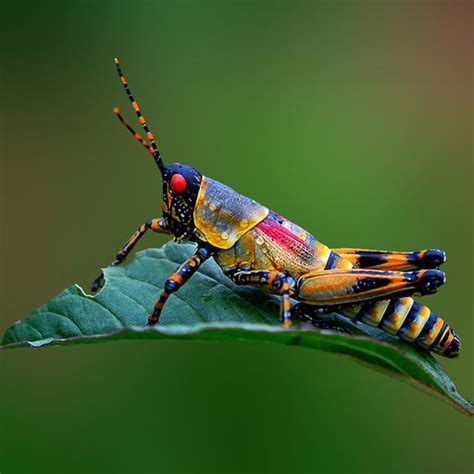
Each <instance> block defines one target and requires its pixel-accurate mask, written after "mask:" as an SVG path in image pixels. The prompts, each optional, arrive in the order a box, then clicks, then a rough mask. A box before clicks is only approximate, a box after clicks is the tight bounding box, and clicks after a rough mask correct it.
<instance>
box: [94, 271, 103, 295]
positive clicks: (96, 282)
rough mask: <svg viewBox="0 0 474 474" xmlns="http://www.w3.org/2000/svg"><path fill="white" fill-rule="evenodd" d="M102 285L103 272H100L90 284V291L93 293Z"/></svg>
mask: <svg viewBox="0 0 474 474" xmlns="http://www.w3.org/2000/svg"><path fill="white" fill-rule="evenodd" d="M103 286H104V272H100V274H99V276H98V277H97V278H96V279H95V280H94V282H93V283H92V286H91V291H93V292H94V293H95V292H96V291H97V290H100V289H101V288H102V287H103Z"/></svg>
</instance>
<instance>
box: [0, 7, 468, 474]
mask: <svg viewBox="0 0 474 474" xmlns="http://www.w3.org/2000/svg"><path fill="white" fill-rule="evenodd" d="M471 5H472V3H470V2H468V1H466V2H462V1H451V2H450V1H443V2H435V1H424V0H420V1H410V2H401V1H393V2H390V1H373V2H356V1H348V2H343V1H324V2H321V1H313V2H294V1H291V2H290V1H286V2H268V3H265V2H262V1H259V2H236V1H235V2H230V1H219V2H202V1H194V2H191V1H189V2H158V1H156V2H152V1H149V2H118V1H101V2H98V1H95V2H92V1H77V2H62V3H52V2H34V3H33V2H32V3H25V2H22V1H16V2H12V1H10V2H5V3H4V4H3V7H2V20H1V21H2V28H1V35H2V38H1V39H2V41H1V50H2V71H1V81H2V107H1V113H2V126H1V130H2V136H3V144H2V151H1V156H2V170H3V171H2V185H1V189H2V193H1V200H2V203H3V204H2V213H3V217H2V228H3V229H2V230H3V232H2V233H3V239H4V241H3V246H2V248H3V252H2V272H1V277H2V281H1V288H2V311H1V320H0V330H2V331H3V330H5V329H6V328H7V327H8V326H9V325H11V324H12V323H13V322H14V321H16V320H18V319H21V318H23V317H25V316H26V315H27V314H28V313H29V312H30V311H31V310H33V309H34V308H35V307H37V306H39V305H40V304H42V303H44V302H46V301H47V300H48V299H49V298H51V297H52V296H54V295H55V294H56V293H58V292H59V291H60V290H61V289H63V288H64V287H66V286H68V285H70V284H72V283H74V282H78V283H80V284H81V285H83V286H84V287H86V288H88V287H89V285H90V283H91V281H92V279H93V278H94V277H95V276H96V274H97V271H98V269H99V268H100V266H101V265H104V264H106V263H108V262H109V261H110V260H111V258H112V257H113V256H114V254H115V251H116V250H117V249H118V247H119V246H120V245H121V244H122V243H123V242H124V241H125V240H126V239H127V238H128V236H129V235H130V234H131V232H133V231H134V230H135V228H136V227H137V226H138V225H139V224H141V223H142V222H144V221H145V220H146V219H148V218H149V217H152V216H156V215H159V213H160V199H161V196H160V194H161V183H160V175H159V173H158V172H157V170H156V169H155V166H154V164H153V162H152V160H151V159H150V157H149V156H148V155H147V154H146V153H145V152H144V151H143V150H142V149H140V147H139V146H138V145H137V144H136V143H135V142H134V141H133V139H132V138H131V137H130V136H129V135H128V133H127V132H126V131H125V130H124V129H123V128H122V127H121V126H120V124H119V123H118V121H117V120H116V119H115V117H114V116H113V114H112V112H111V108H112V107H113V106H115V105H119V106H121V108H122V111H123V113H124V115H125V117H126V118H129V119H132V118H133V113H132V110H131V109H130V107H129V106H128V104H127V101H126V97H125V94H124V91H123V90H122V87H121V85H120V82H119V80H118V78H117V76H116V72H115V70H114V66H113V62H112V58H113V56H114V55H117V56H119V57H120V59H121V60H122V65H123V68H124V71H125V74H126V77H127V79H128V80H129V83H130V85H131V87H132V89H133V91H134V92H135V94H136V96H137V98H138V100H139V103H140V104H141V106H142V109H143V112H144V114H145V117H147V120H148V122H149V124H150V126H151V128H152V130H153V131H154V132H155V134H156V135H157V136H158V138H159V144H160V148H161V150H162V154H163V157H164V159H165V160H166V162H168V163H169V162H172V161H180V162H183V163H188V164H191V165H193V166H195V167H196V168H197V169H199V170H200V171H201V172H203V173H204V174H206V175H208V176H211V177H213V178H215V179H218V180H220V181H222V182H224V183H226V184H228V185H230V186H232V187H234V188H235V189H237V190H238V191H240V192H241V193H243V194H246V195H248V196H251V197H253V198H255V199H256V200H258V201H260V202H262V203H264V204H266V205H268V206H269V207H271V208H272V209H274V210H275V211H278V212H279V213H281V214H283V215H285V216H287V217H288V218H290V219H292V220H293V221H295V222H297V223H299V224H301V225H303V226H304V227H306V228H307V229H308V230H310V231H312V232H313V233H314V234H315V235H316V236H317V237H318V238H319V239H320V240H322V241H323V242H324V243H327V244H328V245H331V246H333V247H337V246H354V247H365V248H382V249H400V250H416V249H420V248H426V247H439V248H443V249H445V250H446V251H447V253H448V256H449V259H448V263H447V264H446V266H445V267H444V268H445V269H446V271H447V274H448V282H447V284H446V286H445V287H443V288H442V290H441V291H440V292H439V294H438V295H436V296H434V297H430V298H429V300H426V299H425V300H424V301H425V302H427V301H429V305H430V306H431V307H432V308H433V310H435V311H436V312H437V313H439V314H441V315H443V316H444V317H445V318H446V320H447V321H449V322H450V323H451V324H452V326H453V327H454V328H455V329H456V330H457V331H458V333H459V334H460V335H461V336H462V338H463V341H464V344H463V354H462V357H461V358H460V359H459V360H454V361H451V360H441V362H442V365H443V367H444V368H445V369H446V370H447V371H448V373H449V374H450V375H451V376H452V377H453V379H454V381H455V382H456V384H457V387H458V388H459V389H460V391H461V392H462V393H464V395H466V396H467V397H468V398H471V399H472V398H473V397H474V393H473V387H472V362H473V354H474V340H473V311H472V288H473V281H472V280H473V278H472V264H473V259H472V253H473V252H472V242H473V240H472V227H473V226H472V185H473V175H472V145H473V143H472V124H473V117H472V111H471V105H472V69H471V62H472V52H473V51H472V49H473V48H472V44H473V43H472V33H471V30H472V24H471V20H472V7H471ZM165 240H166V239H165V238H164V237H159V236H156V235H149V236H146V238H145V239H144V240H143V243H141V245H139V247H140V248H146V247H151V246H160V245H162V244H163V243H164V242H165ZM190 284H192V283H190ZM0 364H1V380H2V381H1V384H0V387H1V388H0V413H1V421H0V472H1V473H2V474H7V473H14V472H28V473H37V472H38V473H39V472H49V473H54V472H61V473H64V472H68V473H75V472H78V473H79V472H80V473H93V472H110V473H117V472H125V473H145V472H160V473H261V472H274V473H280V472H282V473H309V472H324V473H331V472H365V473H371V472H385V473H392V472H393V473H399V472H404V473H408V472H410V473H411V472H417V473H420V472H422V473H425V472H430V473H437V472H439V473H466V472H472V470H473V467H474V463H473V459H472V456H473V454H472V446H473V444H472V443H473V430H472V422H471V420H469V419H468V418H467V417H465V416H464V415H462V414H460V413H458V412H456V411H454V410H453V409H452V408H451V407H450V406H448V405H447V404H445V403H442V402H440V401H438V400H436V399H434V398H430V397H428V396H427V395H425V394H422V393H419V392H417V391H415V390H413V389H412V388H410V387H409V386H407V385H405V384H402V383H400V382H398V381H395V380H392V379H390V378H388V377H386V376H384V375H381V374H378V373H375V372H373V371H371V370H369V369H367V368H365V367H362V366H360V365H357V364H355V363H353V362H352V361H350V360H349V359H342V358H338V357H335V356H333V355H328V354H325V353H319V352H316V351H310V350H304V349H296V348H291V347H279V346H274V345H259V344H250V343H247V344H244V343H242V344H238V343H228V344H225V343H218V344H217V343H211V342H209V343H204V342H175V341H172V342H161V341H160V342H156V341H149V342H146V341H142V342H138V341H137V342H116V343H111V344H103V345H96V346H95V345H93V346H73V347H68V348H65V347H64V348H63V347H57V348H53V349H46V350H38V351H33V350H17V351H11V352H10V351H6V352H2V353H1V354H0Z"/></svg>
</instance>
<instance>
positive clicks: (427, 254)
mask: <svg viewBox="0 0 474 474" xmlns="http://www.w3.org/2000/svg"><path fill="white" fill-rule="evenodd" d="M333 251H334V252H335V253H336V254H337V255H339V256H340V257H342V258H344V259H345V260H349V261H350V262H351V263H352V264H353V265H354V266H355V267H358V268H371V269H373V270H402V269H408V268H438V267H439V266H440V265H442V264H443V263H444V262H445V261H446V253H445V252H444V251H443V250H439V249H427V250H418V251H416V252H390V251H385V250H367V249H351V248H340V249H333Z"/></svg>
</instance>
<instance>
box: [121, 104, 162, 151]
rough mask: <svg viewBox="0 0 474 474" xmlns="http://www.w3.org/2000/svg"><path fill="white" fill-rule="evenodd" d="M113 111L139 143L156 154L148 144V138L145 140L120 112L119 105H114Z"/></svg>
mask: <svg viewBox="0 0 474 474" xmlns="http://www.w3.org/2000/svg"><path fill="white" fill-rule="evenodd" d="M112 112H113V113H114V114H115V115H116V116H117V118H118V119H119V120H120V123H121V124H122V125H124V126H125V127H127V129H128V130H129V131H130V133H131V134H132V135H133V138H135V139H136V140H137V141H138V142H139V143H141V144H142V145H143V146H144V147H145V148H146V149H147V150H148V151H149V152H150V153H151V154H152V155H155V152H154V150H153V148H152V147H151V146H150V145H149V144H148V142H147V141H146V140H144V139H143V138H142V137H141V135H140V134H139V133H137V132H136V131H135V130H134V129H133V128H132V127H131V126H130V124H129V123H128V122H127V121H126V120H125V119H124V118H123V117H122V114H121V113H120V109H119V108H118V107H114V108H113V109H112Z"/></svg>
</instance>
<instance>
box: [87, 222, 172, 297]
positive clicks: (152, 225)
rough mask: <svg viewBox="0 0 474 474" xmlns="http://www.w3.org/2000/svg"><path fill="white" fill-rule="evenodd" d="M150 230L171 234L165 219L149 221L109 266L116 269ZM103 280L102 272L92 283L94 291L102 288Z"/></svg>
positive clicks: (138, 230)
mask: <svg viewBox="0 0 474 474" xmlns="http://www.w3.org/2000/svg"><path fill="white" fill-rule="evenodd" d="M148 229H151V230H153V231H155V232H160V233H164V234H168V233H169V232H168V230H167V229H166V224H165V221H164V220H163V218H154V219H149V220H148V221H146V222H145V223H144V224H142V225H141V226H140V227H139V228H138V229H137V230H136V232H135V233H134V234H133V235H132V236H131V237H130V238H129V239H128V240H127V241H126V242H125V244H123V246H122V248H121V249H120V250H119V251H118V253H117V255H116V256H115V260H114V261H113V262H111V263H110V264H109V265H107V266H108V267H114V266H115V265H120V264H121V263H122V262H123V261H124V260H125V259H126V258H127V256H128V254H129V253H130V252H131V251H132V249H133V247H135V244H136V243H137V242H138V241H139V240H140V239H141V238H142V236H143V234H145V232H146V231H147V230H148ZM103 279H104V273H103V272H100V274H99V276H98V277H97V278H96V279H95V280H94V282H93V283H92V288H91V289H92V291H97V290H98V289H99V288H100V287H101V286H102V283H103Z"/></svg>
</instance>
